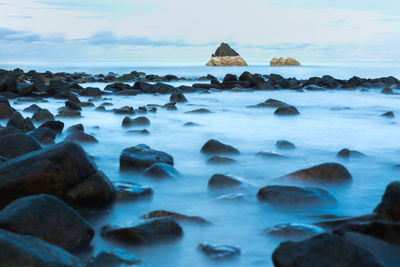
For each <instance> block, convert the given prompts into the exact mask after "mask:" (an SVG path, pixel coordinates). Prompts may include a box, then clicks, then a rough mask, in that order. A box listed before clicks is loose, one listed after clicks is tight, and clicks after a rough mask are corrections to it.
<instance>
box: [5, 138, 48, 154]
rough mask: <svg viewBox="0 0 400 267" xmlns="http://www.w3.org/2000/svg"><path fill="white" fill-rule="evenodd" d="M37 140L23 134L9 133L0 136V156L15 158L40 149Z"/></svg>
mask: <svg viewBox="0 0 400 267" xmlns="http://www.w3.org/2000/svg"><path fill="white" fill-rule="evenodd" d="M41 148H42V147H41V146H40V144H39V143H38V141H37V140H36V139H35V138H33V137H31V136H29V135H25V134H10V135H5V136H2V137H0V156H2V157H5V158H7V159H12V158H16V157H19V156H22V155H25V154H28V153H30V152H32V151H36V150H39V149H41Z"/></svg>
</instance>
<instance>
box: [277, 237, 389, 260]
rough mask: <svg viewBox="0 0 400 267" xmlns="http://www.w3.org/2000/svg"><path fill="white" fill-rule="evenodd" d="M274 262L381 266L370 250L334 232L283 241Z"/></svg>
mask: <svg viewBox="0 0 400 267" xmlns="http://www.w3.org/2000/svg"><path fill="white" fill-rule="evenodd" d="M272 261H273V263H274V265H275V266H276V267H289V266H297V267H317V266H318V267H319V266H324V267H337V266H352V267H382V265H381V264H380V263H379V262H378V261H377V259H376V258H375V257H374V256H373V255H372V254H371V253H370V252H368V251H366V250H365V249H363V248H361V247H359V246H356V245H354V244H352V243H351V242H348V241H346V240H345V239H343V238H341V237H339V236H337V235H333V234H320V235H317V236H314V237H311V238H309V239H306V240H304V241H300V242H292V241H288V242H283V243H281V244H280V245H279V247H278V248H277V249H276V250H275V251H274V253H273V254H272Z"/></svg>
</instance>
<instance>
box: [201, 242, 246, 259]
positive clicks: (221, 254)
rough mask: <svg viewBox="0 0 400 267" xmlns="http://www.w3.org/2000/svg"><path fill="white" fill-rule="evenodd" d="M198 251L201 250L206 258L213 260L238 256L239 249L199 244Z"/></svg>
mask: <svg viewBox="0 0 400 267" xmlns="http://www.w3.org/2000/svg"><path fill="white" fill-rule="evenodd" d="M198 249H199V250H201V251H202V252H203V253H204V254H205V255H207V256H208V257H210V258H212V259H215V260H220V259H224V258H230V257H233V256H237V255H239V254H240V249H239V248H238V247H234V246H226V245H214V244H207V243H202V244H199V246H198Z"/></svg>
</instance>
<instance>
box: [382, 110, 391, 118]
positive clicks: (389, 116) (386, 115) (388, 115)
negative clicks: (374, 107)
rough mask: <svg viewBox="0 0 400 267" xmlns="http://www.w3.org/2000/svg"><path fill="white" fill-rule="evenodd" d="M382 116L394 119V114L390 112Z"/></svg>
mask: <svg viewBox="0 0 400 267" xmlns="http://www.w3.org/2000/svg"><path fill="white" fill-rule="evenodd" d="M381 116H382V117H386V118H394V113H393V111H388V112H385V113H383V114H382V115H381Z"/></svg>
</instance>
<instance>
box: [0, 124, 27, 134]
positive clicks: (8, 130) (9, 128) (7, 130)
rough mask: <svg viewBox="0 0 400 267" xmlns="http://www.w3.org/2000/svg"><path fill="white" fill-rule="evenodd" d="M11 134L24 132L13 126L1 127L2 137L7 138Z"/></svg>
mask: <svg viewBox="0 0 400 267" xmlns="http://www.w3.org/2000/svg"><path fill="white" fill-rule="evenodd" d="M9 134H23V132H22V131H21V130H20V129H17V128H15V127H13V126H7V127H0V136H5V135H9Z"/></svg>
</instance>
